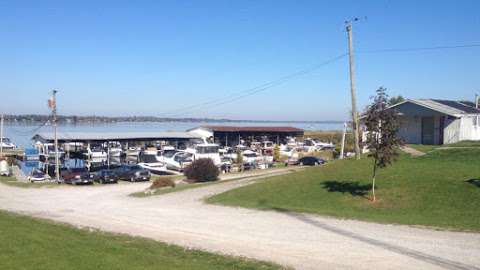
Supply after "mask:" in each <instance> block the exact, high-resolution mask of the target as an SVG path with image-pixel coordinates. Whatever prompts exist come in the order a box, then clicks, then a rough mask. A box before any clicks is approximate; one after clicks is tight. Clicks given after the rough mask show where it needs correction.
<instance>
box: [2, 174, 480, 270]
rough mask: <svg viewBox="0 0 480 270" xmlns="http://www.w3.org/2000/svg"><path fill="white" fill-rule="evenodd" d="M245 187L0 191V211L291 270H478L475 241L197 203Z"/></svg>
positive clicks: (479, 239)
mask: <svg viewBox="0 0 480 270" xmlns="http://www.w3.org/2000/svg"><path fill="white" fill-rule="evenodd" d="M257 180H259V179H257ZM251 181H252V180H251V179H242V180H238V181H231V182H225V183H219V184H216V185H209V186H206V187H203V188H196V189H189V190H184V191H181V192H174V193H169V194H164V195H160V196H152V197H148V198H134V197H129V196H128V194H130V193H132V192H137V191H141V190H143V189H145V188H146V187H147V184H146V183H134V184H119V185H105V186H81V187H70V186H64V187H58V188H41V189H21V188H15V187H10V186H6V185H3V184H0V208H2V209H5V210H9V211H15V212H21V213H26V214H28V215H32V216H37V217H42V218H48V219H52V220H56V221H60V222H66V223H70V224H73V225H76V226H82V227H84V226H85V227H93V228H98V229H101V230H105V231H111V232H118V233H126V234H131V235H136V236H143V237H148V238H153V239H156V240H160V241H164V242H168V243H174V244H178V245H182V246H185V247H192V248H199V249H203V250H207V251H212V252H217V253H224V254H231V255H238V256H246V257H251V258H256V259H260V260H266V261H273V262H276V263H279V264H282V265H286V266H290V267H294V268H295V269H461V270H466V269H480V234H474V233H461V232H446V231H435V230H427V229H420V228H414V227H409V226H399V225H381V224H373V223H367V222H361V221H353V220H339V219H333V218H326V217H319V216H315V215H307V214H292V213H280V212H274V211H257V210H250V209H243V208H234V207H223V206H218V205H208V204H205V203H203V199H204V198H206V197H208V196H211V195H213V194H217V193H220V192H224V191H226V190H229V189H232V188H236V187H239V186H241V185H245V184H248V183H249V182H251ZM259 181H261V180H259Z"/></svg>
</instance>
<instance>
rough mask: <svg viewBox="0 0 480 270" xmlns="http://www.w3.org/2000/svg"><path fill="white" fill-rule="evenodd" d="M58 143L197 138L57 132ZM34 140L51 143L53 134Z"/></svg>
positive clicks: (167, 134) (188, 136)
mask: <svg viewBox="0 0 480 270" xmlns="http://www.w3.org/2000/svg"><path fill="white" fill-rule="evenodd" d="M57 138H58V140H59V141H71V142H75V141H76V142H79V141H135V140H137V141H141V140H164V139H196V138H199V137H198V136H195V135H194V134H191V133H189V132H179V131H161V132H101V133H100V132H58V133H57ZM32 139H34V140H44V141H53V140H54V133H53V132H41V133H38V134H35V136H33V138H32Z"/></svg>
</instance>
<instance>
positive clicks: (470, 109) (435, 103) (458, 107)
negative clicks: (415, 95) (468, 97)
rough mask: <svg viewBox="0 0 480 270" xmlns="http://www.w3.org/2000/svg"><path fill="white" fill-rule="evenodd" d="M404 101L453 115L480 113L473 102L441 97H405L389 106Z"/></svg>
mask: <svg viewBox="0 0 480 270" xmlns="http://www.w3.org/2000/svg"><path fill="white" fill-rule="evenodd" d="M405 103H413V104H416V105H419V106H422V107H425V108H428V109H430V110H434V111H437V112H440V113H443V114H446V115H451V116H455V117H460V116H462V115H466V114H480V110H479V109H477V108H475V107H474V106H472V105H474V104H473V103H469V102H460V101H455V100H441V99H407V100H405V101H403V102H400V103H398V104H395V105H393V106H391V107H390V108H395V107H397V106H401V105H402V104H405Z"/></svg>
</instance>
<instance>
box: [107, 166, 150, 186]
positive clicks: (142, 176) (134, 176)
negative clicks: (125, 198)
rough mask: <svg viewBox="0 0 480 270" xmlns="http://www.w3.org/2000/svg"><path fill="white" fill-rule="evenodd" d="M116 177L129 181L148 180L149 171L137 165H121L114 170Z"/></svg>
mask: <svg viewBox="0 0 480 270" xmlns="http://www.w3.org/2000/svg"><path fill="white" fill-rule="evenodd" d="M115 173H116V175H117V177H118V179H121V180H128V181H130V182H137V181H149V180H150V176H151V175H150V172H149V171H148V170H146V169H144V168H142V167H140V166H139V165H123V166H121V167H119V168H117V169H116V170H115Z"/></svg>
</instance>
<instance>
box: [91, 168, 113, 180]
mask: <svg viewBox="0 0 480 270" xmlns="http://www.w3.org/2000/svg"><path fill="white" fill-rule="evenodd" d="M118 179H119V177H118V175H117V173H116V172H115V171H114V170H108V169H103V170H100V171H97V172H95V173H94V174H93V181H95V182H98V183H100V184H107V183H118Z"/></svg>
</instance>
